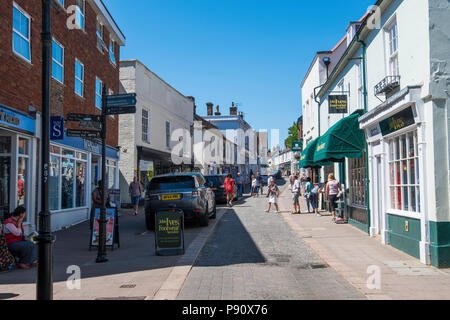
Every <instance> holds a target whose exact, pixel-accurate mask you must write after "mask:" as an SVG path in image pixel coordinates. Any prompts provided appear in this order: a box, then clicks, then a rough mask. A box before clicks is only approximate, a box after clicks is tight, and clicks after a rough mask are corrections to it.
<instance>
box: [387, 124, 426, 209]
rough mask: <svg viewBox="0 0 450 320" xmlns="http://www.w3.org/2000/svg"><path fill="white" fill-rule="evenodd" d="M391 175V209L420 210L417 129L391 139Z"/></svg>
mask: <svg viewBox="0 0 450 320" xmlns="http://www.w3.org/2000/svg"><path fill="white" fill-rule="evenodd" d="M389 175H390V178H389V184H390V188H389V191H390V199H391V209H394V210H401V211H408V212H420V189H419V185H420V179H419V156H418V152H417V132H416V131H414V132H410V133H406V134H403V135H401V136H399V137H396V138H393V139H391V140H389Z"/></svg>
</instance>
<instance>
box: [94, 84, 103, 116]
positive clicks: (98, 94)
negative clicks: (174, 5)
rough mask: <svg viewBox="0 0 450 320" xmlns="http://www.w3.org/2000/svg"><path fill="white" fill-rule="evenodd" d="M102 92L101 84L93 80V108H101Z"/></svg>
mask: <svg viewBox="0 0 450 320" xmlns="http://www.w3.org/2000/svg"><path fill="white" fill-rule="evenodd" d="M102 90H103V82H102V81H101V80H100V79H99V78H97V77H96V78H95V106H96V107H97V108H99V109H101V108H102Z"/></svg>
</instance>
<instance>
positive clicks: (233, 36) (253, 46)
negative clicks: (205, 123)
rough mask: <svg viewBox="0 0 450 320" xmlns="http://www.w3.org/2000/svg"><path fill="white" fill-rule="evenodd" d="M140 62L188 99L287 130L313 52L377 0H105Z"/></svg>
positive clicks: (126, 55) (128, 51) (129, 55)
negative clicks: (233, 106) (234, 105)
mask: <svg viewBox="0 0 450 320" xmlns="http://www.w3.org/2000/svg"><path fill="white" fill-rule="evenodd" d="M104 2H105V4H106V5H107V7H108V9H109V11H110V12H111V14H112V15H113V17H114V19H115V20H116V22H117V24H118V25H119V27H120V28H121V30H122V31H123V33H124V34H125V36H126V38H127V44H126V46H125V47H124V48H122V51H121V59H139V60H141V61H142V62H143V63H144V64H146V65H147V66H148V67H149V68H150V69H151V70H152V71H153V72H155V73H156V74H157V75H159V76H160V77H161V78H163V79H164V80H165V81H166V82H168V83H169V84H171V85H172V86H173V87H174V88H176V89H177V90H178V91H180V92H181V93H182V94H184V95H186V96H194V97H195V98H196V102H197V113H198V114H200V115H205V114H206V105H205V104H206V102H213V103H214V105H219V106H220V109H221V112H222V114H229V107H230V106H231V102H232V101H234V102H236V103H240V104H241V106H240V107H239V109H240V111H243V112H244V113H245V120H246V121H247V122H248V123H249V124H250V125H251V126H252V127H253V128H254V129H268V130H270V129H280V144H282V145H283V146H284V139H285V138H286V137H287V134H288V133H287V129H288V127H289V126H291V125H292V123H293V122H294V121H296V120H297V119H298V117H299V116H300V114H301V89H300V83H301V81H302V79H303V77H304V75H305V73H306V71H307V70H308V67H309V65H310V63H311V62H312V59H313V57H314V55H315V52H316V51H324V50H330V49H332V48H333V47H334V46H335V45H336V44H337V42H338V41H339V40H340V39H341V38H342V37H343V36H344V35H345V29H346V27H347V25H348V23H349V22H350V21H355V20H359V19H360V18H361V17H362V16H363V15H364V13H365V12H366V11H367V8H368V7H369V6H370V5H373V4H374V3H375V0H346V1H331V0H322V1H304V0H277V1H274V0H272V1H267V0H129V1H125V0H104Z"/></svg>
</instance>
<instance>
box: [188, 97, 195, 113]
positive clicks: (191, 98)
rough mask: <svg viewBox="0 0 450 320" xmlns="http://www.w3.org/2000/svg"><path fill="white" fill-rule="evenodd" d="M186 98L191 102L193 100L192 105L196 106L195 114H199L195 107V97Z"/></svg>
mask: <svg viewBox="0 0 450 320" xmlns="http://www.w3.org/2000/svg"><path fill="white" fill-rule="evenodd" d="M186 98H188V99H189V100H191V101H192V104H193V106H194V110H193V111H194V114H197V106H196V105H195V98H194V97H192V96H189V97H186Z"/></svg>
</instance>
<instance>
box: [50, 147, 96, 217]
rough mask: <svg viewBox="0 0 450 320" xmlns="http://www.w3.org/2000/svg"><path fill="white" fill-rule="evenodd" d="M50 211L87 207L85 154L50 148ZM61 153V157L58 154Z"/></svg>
mask: <svg viewBox="0 0 450 320" xmlns="http://www.w3.org/2000/svg"><path fill="white" fill-rule="evenodd" d="M50 148H51V150H52V152H53V151H54V152H55V153H52V154H51V157H50V210H52V211H55V210H64V209H72V208H80V207H86V206H87V195H86V170H87V163H86V161H85V159H87V154H85V153H82V152H76V151H74V150H70V149H62V150H61V148H59V147H55V146H51V147H50ZM59 151H62V155H60V154H59Z"/></svg>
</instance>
